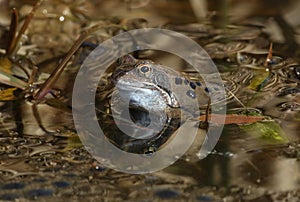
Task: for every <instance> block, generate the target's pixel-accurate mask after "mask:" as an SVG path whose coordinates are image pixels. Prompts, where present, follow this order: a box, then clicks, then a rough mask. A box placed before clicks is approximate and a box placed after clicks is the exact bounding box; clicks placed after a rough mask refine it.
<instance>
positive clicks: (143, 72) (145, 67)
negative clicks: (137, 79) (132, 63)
mask: <svg viewBox="0 0 300 202" xmlns="http://www.w3.org/2000/svg"><path fill="white" fill-rule="evenodd" d="M137 72H138V74H139V75H140V76H143V77H149V76H150V75H151V73H152V68H151V66H150V65H149V64H140V65H139V66H138V67H137Z"/></svg>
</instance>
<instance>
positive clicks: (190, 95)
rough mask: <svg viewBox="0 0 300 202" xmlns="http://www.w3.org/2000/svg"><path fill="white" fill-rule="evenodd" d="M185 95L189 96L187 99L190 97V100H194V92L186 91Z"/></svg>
mask: <svg viewBox="0 0 300 202" xmlns="http://www.w3.org/2000/svg"><path fill="white" fill-rule="evenodd" d="M186 95H187V96H189V97H191V98H193V99H195V98H196V94H195V92H194V91H192V90H188V91H187V92H186Z"/></svg>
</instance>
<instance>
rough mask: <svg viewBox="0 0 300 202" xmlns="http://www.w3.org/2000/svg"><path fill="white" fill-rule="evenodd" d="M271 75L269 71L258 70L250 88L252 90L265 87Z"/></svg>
mask: <svg viewBox="0 0 300 202" xmlns="http://www.w3.org/2000/svg"><path fill="white" fill-rule="evenodd" d="M269 75H270V72H269V71H266V70H256V71H255V75H254V76H253V78H252V80H251V83H250V84H249V86H248V88H250V89H252V90H258V91H259V90H261V89H262V88H263V87H264V84H265V82H266V81H267V80H268V78H269Z"/></svg>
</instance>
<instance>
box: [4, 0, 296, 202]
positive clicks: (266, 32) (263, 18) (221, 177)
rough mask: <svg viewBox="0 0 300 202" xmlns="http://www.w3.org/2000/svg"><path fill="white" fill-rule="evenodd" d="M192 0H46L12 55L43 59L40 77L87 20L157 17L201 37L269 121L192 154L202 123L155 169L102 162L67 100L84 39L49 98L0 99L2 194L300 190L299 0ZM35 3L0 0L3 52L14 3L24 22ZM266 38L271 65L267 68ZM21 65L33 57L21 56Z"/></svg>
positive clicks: (245, 197)
mask: <svg viewBox="0 0 300 202" xmlns="http://www.w3.org/2000/svg"><path fill="white" fill-rule="evenodd" d="M195 2H197V1H192V0H191V1H177V0H165V1H158V0H155V1H154V0H153V1H147V0H141V1H93V0H89V1H75V2H74V1H67V0H65V1H62V0H61V1H44V2H42V4H41V6H40V7H39V8H38V10H37V12H36V14H35V16H34V18H33V20H32V22H31V23H30V24H29V28H28V32H27V37H28V40H27V41H26V42H25V44H24V45H23V48H21V50H20V52H19V55H26V56H25V58H27V59H30V60H31V61H32V62H33V63H35V64H37V65H38V66H39V68H40V71H41V72H43V74H41V75H40V79H41V80H43V79H45V78H47V77H48V76H49V73H50V72H52V70H53V68H54V67H56V66H57V64H58V63H59V61H60V60H61V59H62V58H63V56H64V55H65V54H66V52H67V51H68V49H69V47H70V46H71V45H72V44H73V43H74V41H75V39H76V37H77V36H78V34H79V33H80V32H81V30H82V29H84V28H85V27H86V26H88V25H89V24H90V23H91V22H99V21H104V22H105V23H107V24H112V23H125V24H126V26H127V27H128V29H134V28H139V27H145V26H147V27H157V26H162V27H164V28H167V29H171V30H175V31H178V32H181V33H184V34H186V35H187V36H189V37H191V38H192V39H194V40H195V41H197V42H198V43H199V44H200V45H202V46H203V47H204V48H205V50H206V51H207V52H208V53H209V55H210V56H211V57H212V58H213V59H214V61H215V63H216V64H217V66H218V68H219V70H220V72H222V76H223V78H224V79H227V80H229V81H232V82H234V83H235V85H236V87H237V90H236V91H235V96H236V97H238V98H239V100H240V101H241V102H242V103H243V104H244V105H246V106H247V108H248V109H249V111H250V113H254V112H255V114H260V115H263V116H267V117H268V119H269V122H267V123H266V122H258V123H254V124H252V125H248V124H246V125H242V126H240V125H237V124H228V125H225V128H224V130H223V133H222V136H221V138H220V140H219V142H218V144H217V146H216V147H215V149H214V150H213V151H212V152H211V154H210V155H209V156H208V157H207V158H205V159H203V160H200V161H199V160H198V157H197V155H196V154H197V151H198V149H199V145H197V140H198V141H200V140H201V139H202V138H203V133H204V130H202V129H199V134H198V136H197V138H196V143H195V145H194V146H193V147H192V148H191V149H190V151H188V152H187V153H186V155H184V156H183V157H182V158H181V159H180V160H179V161H177V162H176V163H175V164H174V165H172V166H170V167H168V168H166V169H164V170H162V171H159V172H155V173H153V174H146V175H129V174H124V173H120V172H117V171H114V170H111V169H108V168H105V167H103V166H101V165H100V164H99V163H97V162H96V160H94V159H93V158H92V157H91V156H90V154H89V153H88V152H87V151H86V150H85V149H84V147H83V146H82V145H81V144H80V140H79V139H78V137H77V136H76V130H75V127H74V125H73V120H72V114H71V109H70V107H69V105H68V104H69V103H71V92H72V81H73V79H74V76H75V75H76V72H77V69H78V64H80V62H82V60H83V59H84V58H85V56H86V52H87V53H89V51H90V50H89V49H91V48H92V47H91V46H90V45H87V46H86V47H82V48H80V49H79V51H78V52H77V53H76V54H75V56H74V57H73V58H72V61H71V62H70V64H69V65H68V66H67V68H66V70H65V72H64V73H63V75H62V77H61V78H60V79H59V80H58V82H57V83H56V85H55V87H56V88H58V89H62V94H61V95H59V99H51V96H49V98H48V100H47V102H42V103H39V104H38V105H35V104H33V102H32V101H30V100H29V99H28V100H24V99H17V100H13V101H1V102H0V108H1V112H0V154H1V156H0V201H30V200H37V201H55V200H56V201H63V200H64V201H80V200H85V201H298V200H299V199H298V198H300V192H299V188H300V184H299V182H300V170H299V169H300V164H299V158H300V153H299V152H300V144H299V142H300V139H299V130H300V124H299V123H300V102H299V100H300V99H299V98H300V86H299V83H300V66H299V65H298V62H299V61H298V57H299V48H298V46H299V45H298V44H299V35H298V29H299V24H300V21H299V19H298V18H299V13H298V10H297V9H298V8H299V7H300V2H298V1H287V2H285V3H282V2H281V1H275V2H273V1H268V0H265V1H228V2H227V1H222V0H221V1H209V3H208V4H207V8H208V11H207V10H206V9H204V10H203V9H200V8H203V6H204V5H205V4H202V5H201V6H202V7H201V6H200V7H199V6H198V4H197V3H195ZM199 2H202V3H205V2H206V1H198V3H199ZM220 2H222V3H220ZM32 4H33V1H31V0H28V1H27V0H26V1H21V2H19V1H6V0H0V5H1V10H0V25H1V26H0V37H1V40H0V45H1V50H3V49H4V48H5V43H7V36H8V35H7V29H8V25H9V21H10V12H9V11H10V10H11V8H12V7H17V8H18V10H19V11H20V16H21V17H20V20H22V19H23V18H24V15H26V14H27V13H28V12H30V10H31V8H32ZM216 5H218V6H216ZM112 16H117V17H118V18H113V17H112ZM203 16H208V17H204V18H203ZM226 16H229V17H226ZM133 18H144V19H146V20H147V21H148V22H147V23H146V21H145V20H141V19H138V20H137V19H133ZM226 23H228V24H226ZM117 31H118V30H108V31H107V32H105V33H104V34H103V33H100V36H97V37H94V38H92V39H90V40H89V41H88V42H91V43H92V44H93V43H95V41H98V42H99V41H102V40H104V39H106V38H110V37H111V36H112V35H113V33H114V32H117ZM270 42H273V58H272V64H270V65H271V66H270V68H271V73H270V75H269V76H265V77H264V74H265V71H263V70H264V69H265V68H264V67H262V66H263V64H264V61H265V59H266V58H267V55H268V49H269V45H270ZM149 55H150V56H151V57H152V58H150V59H153V60H154V61H157V62H159V63H163V64H165V65H167V66H171V67H173V66H174V67H176V68H177V69H181V70H182V71H188V70H189V69H188V68H187V67H185V66H183V65H182V64H183V63H180V62H178V61H177V60H174V59H173V58H171V57H168V56H166V55H162V54H155V53H151V54H149ZM146 56H148V55H147V53H146V54H145V56H143V57H146ZM21 64H22V65H24V66H25V67H27V66H29V67H30V63H29V62H28V61H27V60H25V61H23V62H22V63H21ZM259 76H261V77H263V78H264V80H260V79H261V77H259ZM266 78H267V79H266ZM257 83H258V84H257ZM7 88H8V86H6V85H1V89H7ZM20 92H21V90H20ZM20 92H17V91H16V92H15V93H20ZM57 100H60V101H59V102H58V101H57ZM227 107H228V113H238V112H242V111H243V108H241V105H240V104H239V103H238V102H236V101H235V100H234V99H231V100H229V101H228V106H227Z"/></svg>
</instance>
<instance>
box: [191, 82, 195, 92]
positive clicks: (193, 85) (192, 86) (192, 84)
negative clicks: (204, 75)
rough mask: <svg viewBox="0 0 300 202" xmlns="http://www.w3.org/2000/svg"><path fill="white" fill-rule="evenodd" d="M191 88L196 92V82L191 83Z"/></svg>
mask: <svg viewBox="0 0 300 202" xmlns="http://www.w3.org/2000/svg"><path fill="white" fill-rule="evenodd" d="M190 87H191V88H192V89H194V90H195V89H196V84H195V83H194V82H190Z"/></svg>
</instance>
